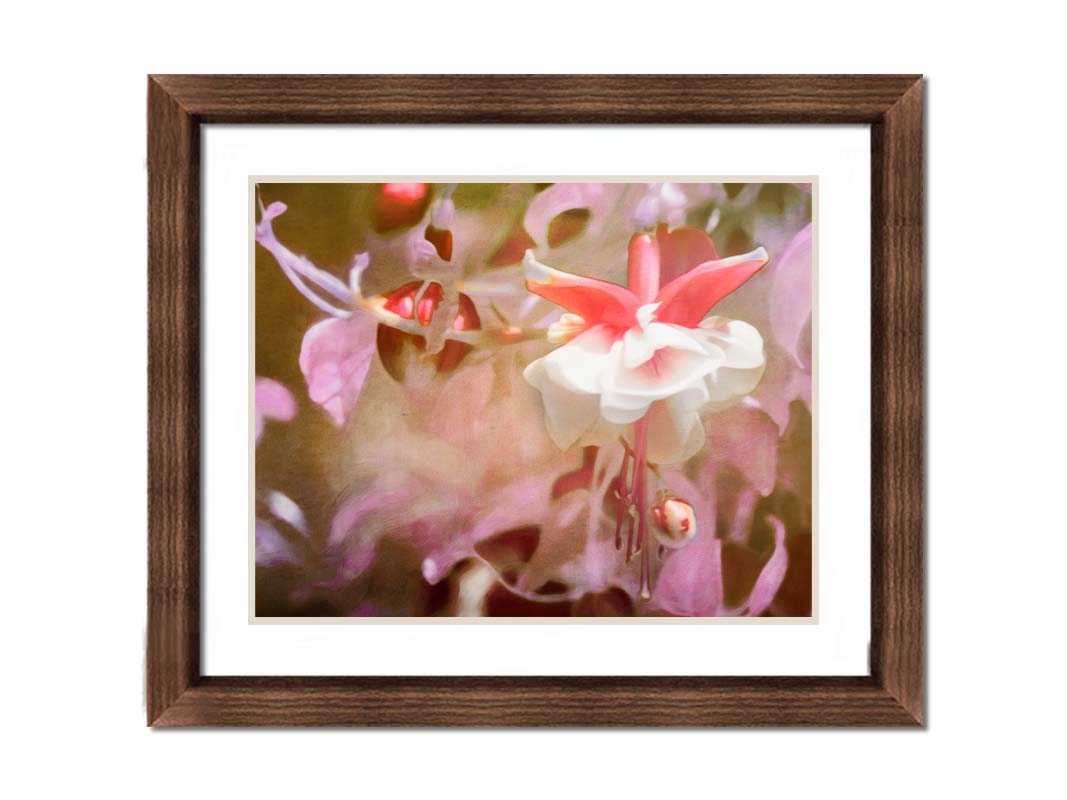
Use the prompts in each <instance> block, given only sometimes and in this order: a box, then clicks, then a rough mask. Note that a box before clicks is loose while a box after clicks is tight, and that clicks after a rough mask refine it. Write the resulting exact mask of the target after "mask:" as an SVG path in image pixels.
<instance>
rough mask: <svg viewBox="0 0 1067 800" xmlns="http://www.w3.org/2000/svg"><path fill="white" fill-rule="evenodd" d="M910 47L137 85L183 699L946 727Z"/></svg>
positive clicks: (305, 711)
mask: <svg viewBox="0 0 1067 800" xmlns="http://www.w3.org/2000/svg"><path fill="white" fill-rule="evenodd" d="M922 111H923V101H922V80H921V77H919V76H890V75H860V76H847V75H822V76H815V75H808V76H804V75H797V76H781V75H776V76H771V75H765V76H753V75H748V76H739V75H720V76H605V75H601V76H573V75H572V76H562V75H560V76H545V75H539V76H503V75H500V76H491V75H479V76H441V75H437V76H381V75H361V76H188V75H187V76H150V77H149V79H148V118H149V125H148V172H149V236H148V238H149V264H148V267H149V308H150V311H149V444H148V453H149V531H148V559H149V583H148V640H147V698H148V700H147V711H148V723H149V724H150V725H154V726H161V727H173V726H211V725H238V726H250V725H275V726H294V725H325V726H412V725H426V726H546V725H551V726H623V727H627V726H702V725H703V726H707V725H732V726H836V725H862V726H916V725H922V724H923V660H924V656H923V653H924V651H923V603H922V587H923V555H922V554H923V415H922V408H923V388H922V387H923V382H922V377H923V159H922V155H923V121H922V120H923V115H922Z"/></svg>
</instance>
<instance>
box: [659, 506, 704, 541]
mask: <svg viewBox="0 0 1067 800" xmlns="http://www.w3.org/2000/svg"><path fill="white" fill-rule="evenodd" d="M652 520H653V522H655V525H654V526H653V532H654V533H655V535H656V541H658V542H659V543H660V544H661V545H663V546H664V547H667V548H670V549H671V550H676V549H678V548H679V547H683V546H685V545H686V544H688V543H689V542H690V541H692V539H693V537H694V536H696V533H697V518H696V513H695V512H694V511H693V507H692V506H691V505H689V503H687V502H685V501H684V500H679V499H678V498H677V497H667V498H664V499H662V500H660V501H659V502H658V503H656V505H654V506H653V507H652Z"/></svg>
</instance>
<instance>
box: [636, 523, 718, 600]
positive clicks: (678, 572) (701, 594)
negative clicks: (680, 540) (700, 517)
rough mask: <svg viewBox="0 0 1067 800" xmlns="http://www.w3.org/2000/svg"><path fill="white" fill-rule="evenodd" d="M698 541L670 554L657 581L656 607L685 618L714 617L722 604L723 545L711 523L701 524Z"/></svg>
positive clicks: (655, 590) (699, 525) (695, 540)
mask: <svg viewBox="0 0 1067 800" xmlns="http://www.w3.org/2000/svg"><path fill="white" fill-rule="evenodd" d="M697 525H698V529H699V532H698V533H697V535H696V538H695V539H694V540H693V541H692V542H691V543H690V544H688V545H686V546H685V547H683V548H682V549H681V550H676V551H673V552H671V553H669V554H668V555H667V557H666V558H665V560H664V562H663V567H662V568H661V569H660V573H659V576H658V577H657V578H656V586H655V589H654V593H653V601H654V602H655V604H656V605H657V606H658V607H659V608H661V609H663V610H664V611H666V612H668V613H670V614H676V615H678V616H683V617H714V616H716V615H717V614H718V613H719V608H720V607H721V605H722V542H720V541H719V540H718V539H716V538H715V534H714V533H713V530H712V529H713V528H714V527H715V526H714V520H712V522H711V524H704V525H701V524H700V522H699V521H698V522H697Z"/></svg>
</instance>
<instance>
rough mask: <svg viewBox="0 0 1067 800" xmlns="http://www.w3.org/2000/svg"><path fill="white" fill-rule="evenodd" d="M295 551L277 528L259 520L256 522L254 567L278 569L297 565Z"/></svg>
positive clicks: (298, 560) (297, 560)
mask: <svg viewBox="0 0 1067 800" xmlns="http://www.w3.org/2000/svg"><path fill="white" fill-rule="evenodd" d="M299 563H300V557H299V556H298V555H297V552H296V549H295V548H294V547H293V545H292V544H291V543H290V542H289V540H288V539H286V538H285V536H283V535H282V534H281V533H280V532H279V531H278V529H277V528H275V527H274V526H273V525H271V524H270V523H269V522H266V521H264V520H261V519H257V520H256V566H257V567H279V566H282V565H283V564H299Z"/></svg>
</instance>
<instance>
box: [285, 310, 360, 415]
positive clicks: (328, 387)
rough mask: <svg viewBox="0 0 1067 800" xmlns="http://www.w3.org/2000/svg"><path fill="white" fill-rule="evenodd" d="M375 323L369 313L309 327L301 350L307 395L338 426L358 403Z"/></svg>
mask: <svg viewBox="0 0 1067 800" xmlns="http://www.w3.org/2000/svg"><path fill="white" fill-rule="evenodd" d="M377 327H378V326H377V323H376V322H375V320H374V318H373V317H371V316H370V315H369V314H358V313H357V314H354V315H353V316H352V317H350V318H349V319H328V320H323V321H322V322H319V323H316V324H315V325H312V326H311V327H310V328H309V329H308V331H307V333H306V334H304V341H303V344H302V345H301V347H300V369H301V371H302V372H303V373H304V377H305V378H306V379H307V384H308V395H309V396H310V397H311V399H312V400H313V401H315V402H316V403H318V404H319V405H320V406H322V407H323V409H325V411H326V413H327V414H329V415H330V418H331V419H332V420H333V421H334V423H335V424H337V425H344V424H345V421H346V420H347V419H348V415H349V413H350V412H351V411H352V409H353V408H354V407H355V405H356V401H357V400H359V394H360V392H361V391H362V389H363V382H364V380H366V377H367V370H368V369H370V363H371V359H372V358H373V357H374V352H375V350H376V348H377Z"/></svg>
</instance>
